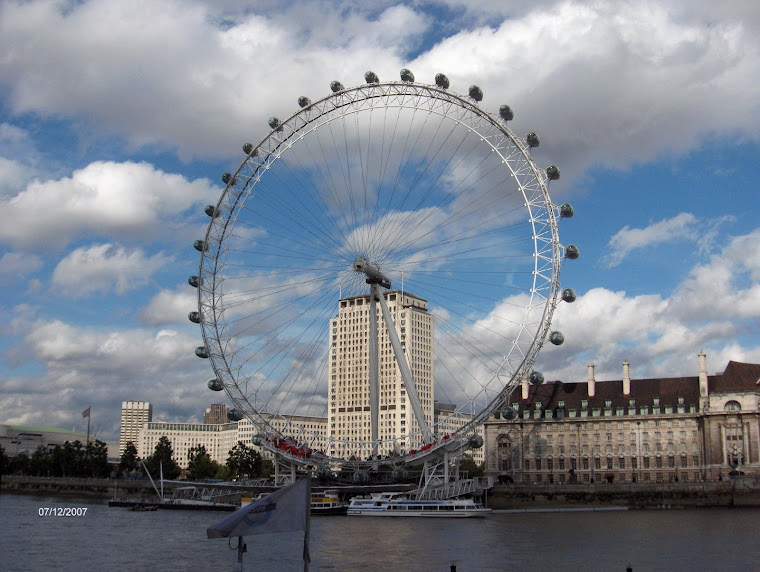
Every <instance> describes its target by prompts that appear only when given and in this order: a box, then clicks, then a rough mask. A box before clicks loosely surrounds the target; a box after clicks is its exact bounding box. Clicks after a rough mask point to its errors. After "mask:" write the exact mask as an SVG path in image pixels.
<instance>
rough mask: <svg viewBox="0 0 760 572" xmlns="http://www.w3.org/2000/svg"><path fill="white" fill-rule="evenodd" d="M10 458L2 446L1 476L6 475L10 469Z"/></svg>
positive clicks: (0, 448)
mask: <svg viewBox="0 0 760 572" xmlns="http://www.w3.org/2000/svg"><path fill="white" fill-rule="evenodd" d="M9 460H10V459H9V458H8V455H6V454H5V449H3V447H2V445H0V475H4V474H6V469H9V468H10V467H9V465H10V464H9Z"/></svg>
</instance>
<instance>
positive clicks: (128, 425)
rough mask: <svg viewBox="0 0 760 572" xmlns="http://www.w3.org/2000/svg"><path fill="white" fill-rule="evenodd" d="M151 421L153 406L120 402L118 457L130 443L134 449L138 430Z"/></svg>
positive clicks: (136, 445)
mask: <svg viewBox="0 0 760 572" xmlns="http://www.w3.org/2000/svg"><path fill="white" fill-rule="evenodd" d="M149 421H153V406H152V405H151V404H150V403H149V402H147V401H122V402H121V431H120V433H119V457H121V456H122V454H123V453H124V447H125V446H126V445H127V443H129V442H130V441H131V442H132V444H133V445H134V446H135V447H138V445H139V438H140V429H142V427H143V425H144V424H145V423H148V422H149Z"/></svg>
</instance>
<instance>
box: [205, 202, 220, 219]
mask: <svg viewBox="0 0 760 572" xmlns="http://www.w3.org/2000/svg"><path fill="white" fill-rule="evenodd" d="M203 212H204V213H206V214H207V215H208V216H210V217H211V218H216V217H218V216H219V209H218V208H216V207H215V206H214V205H206V206H205V207H203Z"/></svg>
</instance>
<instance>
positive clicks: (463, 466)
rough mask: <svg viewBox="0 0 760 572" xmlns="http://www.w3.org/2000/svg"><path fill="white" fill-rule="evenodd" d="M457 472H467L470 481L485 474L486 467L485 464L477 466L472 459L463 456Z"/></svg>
mask: <svg viewBox="0 0 760 572" xmlns="http://www.w3.org/2000/svg"><path fill="white" fill-rule="evenodd" d="M459 470H460V471H462V472H464V471H467V473H468V474H469V476H470V478H471V479H472V478H475V477H482V476H483V475H484V474H485V472H486V466H485V463H482V464H480V465H478V464H477V463H476V462H475V461H474V460H473V459H472V457H467V456H464V457H462V460H461V461H459Z"/></svg>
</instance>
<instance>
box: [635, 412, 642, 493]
mask: <svg viewBox="0 0 760 572" xmlns="http://www.w3.org/2000/svg"><path fill="white" fill-rule="evenodd" d="M636 434H637V441H638V445H637V448H636V452H637V455H638V465H639V482H640V481H641V421H636Z"/></svg>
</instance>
